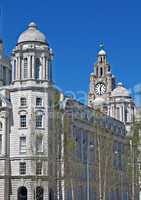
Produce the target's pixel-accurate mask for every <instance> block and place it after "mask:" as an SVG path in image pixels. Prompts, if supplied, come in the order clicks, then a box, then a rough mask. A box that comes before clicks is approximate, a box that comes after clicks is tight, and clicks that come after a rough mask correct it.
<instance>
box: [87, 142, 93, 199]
mask: <svg viewBox="0 0 141 200" xmlns="http://www.w3.org/2000/svg"><path fill="white" fill-rule="evenodd" d="M91 149H94V145H92V144H89V143H88V146H87V200H89V199H90V171H89V165H90V150H91Z"/></svg>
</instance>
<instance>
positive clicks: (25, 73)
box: [23, 58, 28, 79]
mask: <svg viewBox="0 0 141 200" xmlns="http://www.w3.org/2000/svg"><path fill="white" fill-rule="evenodd" d="M23 78H24V79H26V78H28V60H27V58H24V70H23Z"/></svg>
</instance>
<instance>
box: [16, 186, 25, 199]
mask: <svg viewBox="0 0 141 200" xmlns="http://www.w3.org/2000/svg"><path fill="white" fill-rule="evenodd" d="M18 200H27V189H26V187H20V188H19V189H18Z"/></svg>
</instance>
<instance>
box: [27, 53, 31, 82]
mask: <svg viewBox="0 0 141 200" xmlns="http://www.w3.org/2000/svg"><path fill="white" fill-rule="evenodd" d="M30 57H31V56H28V57H27V59H28V77H27V78H28V79H30V78H31V74H30V72H31V65H30V61H31V60H30V59H31V58H30Z"/></svg>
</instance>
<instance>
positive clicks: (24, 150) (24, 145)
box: [20, 137, 26, 154]
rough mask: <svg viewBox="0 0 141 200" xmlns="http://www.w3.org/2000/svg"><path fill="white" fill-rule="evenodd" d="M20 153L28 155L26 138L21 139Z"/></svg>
mask: <svg viewBox="0 0 141 200" xmlns="http://www.w3.org/2000/svg"><path fill="white" fill-rule="evenodd" d="M20 153H22V154H24V153H26V137H20Z"/></svg>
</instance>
